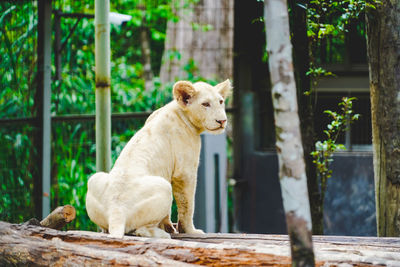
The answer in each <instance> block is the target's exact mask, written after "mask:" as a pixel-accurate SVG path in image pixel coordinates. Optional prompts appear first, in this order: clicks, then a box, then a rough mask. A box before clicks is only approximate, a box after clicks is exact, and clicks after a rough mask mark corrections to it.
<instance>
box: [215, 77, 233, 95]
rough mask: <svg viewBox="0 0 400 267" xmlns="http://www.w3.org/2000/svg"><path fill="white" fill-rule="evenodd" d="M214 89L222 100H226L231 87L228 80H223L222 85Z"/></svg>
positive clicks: (230, 92)
mask: <svg viewBox="0 0 400 267" xmlns="http://www.w3.org/2000/svg"><path fill="white" fill-rule="evenodd" d="M215 88H216V89H217V91H218V93H219V94H220V95H221V96H222V97H223V98H224V99H226V98H227V97H228V96H230V95H231V94H232V85H231V81H230V80H229V79H227V80H225V81H224V82H222V83H219V84H217V85H216V86H215Z"/></svg>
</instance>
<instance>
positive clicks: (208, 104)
mask: <svg viewBox="0 0 400 267" xmlns="http://www.w3.org/2000/svg"><path fill="white" fill-rule="evenodd" d="M201 105H202V106H203V107H206V108H208V107H210V103H208V102H205V103H203V104H201Z"/></svg>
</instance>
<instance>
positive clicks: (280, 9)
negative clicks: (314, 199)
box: [265, 0, 314, 266]
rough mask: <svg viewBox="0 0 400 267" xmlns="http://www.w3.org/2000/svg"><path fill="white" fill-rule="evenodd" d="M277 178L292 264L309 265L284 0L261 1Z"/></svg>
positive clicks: (306, 211)
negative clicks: (263, 5) (270, 88)
mask: <svg viewBox="0 0 400 267" xmlns="http://www.w3.org/2000/svg"><path fill="white" fill-rule="evenodd" d="M265 22H266V28H267V50H268V53H269V66H270V73H271V82H272V100H273V105H274V116H275V129H276V150H277V154H278V159H279V178H280V184H281V190H282V198H283V206H284V209H285V214H286V222H287V227H288V233H289V236H290V240H291V252H292V261H293V266H313V265H314V253H313V246H312V240H311V228H312V223H311V213H310V205H309V200H308V190H307V177H306V172H305V164H304V158H303V146H302V143H301V134H300V121H299V116H298V112H297V110H298V108H297V98H296V84H295V79H294V73H293V63H292V45H291V43H290V39H289V18H288V9H287V3H286V0H268V1H265Z"/></svg>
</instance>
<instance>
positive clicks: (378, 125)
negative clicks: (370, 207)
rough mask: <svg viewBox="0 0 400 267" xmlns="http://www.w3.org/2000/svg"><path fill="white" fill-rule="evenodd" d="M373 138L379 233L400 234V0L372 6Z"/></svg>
mask: <svg viewBox="0 0 400 267" xmlns="http://www.w3.org/2000/svg"><path fill="white" fill-rule="evenodd" d="M366 19H367V50H368V58H369V74H370V90H371V113H372V142H373V151H374V173H375V199H376V218H377V230H378V236H400V56H399V55H400V1H399V0H397V1H389V0H383V1H382V4H379V5H378V6H377V9H376V10H369V12H368V13H367V15H366Z"/></svg>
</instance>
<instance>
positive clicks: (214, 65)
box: [160, 0, 233, 83]
mask: <svg viewBox="0 0 400 267" xmlns="http://www.w3.org/2000/svg"><path fill="white" fill-rule="evenodd" d="M177 1H179V3H180V4H181V6H183V5H182V3H183V1H182V0H177ZM173 2H174V1H173ZM177 13H178V17H179V21H178V22H177V23H175V22H173V21H168V24H167V37H166V41H165V49H164V56H163V63H162V66H161V71H160V79H161V83H166V82H173V81H175V80H176V79H188V78H190V77H188V76H189V75H188V74H189V72H191V73H192V74H195V76H198V77H202V78H205V79H212V80H225V79H227V78H229V77H232V71H233V70H232V69H233V66H232V63H233V54H232V50H233V1H231V0H203V1H199V2H198V3H197V4H195V5H194V6H192V7H190V8H181V9H180V10H178V11H177ZM185 69H186V70H185ZM185 72H186V73H185Z"/></svg>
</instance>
